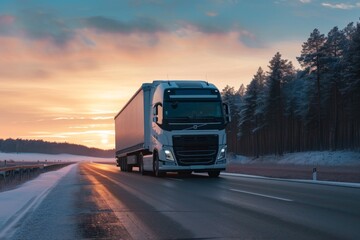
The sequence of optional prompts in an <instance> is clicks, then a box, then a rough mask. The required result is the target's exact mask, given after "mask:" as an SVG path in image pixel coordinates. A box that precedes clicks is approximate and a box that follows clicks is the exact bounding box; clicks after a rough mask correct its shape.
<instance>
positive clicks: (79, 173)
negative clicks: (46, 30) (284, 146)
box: [9, 163, 360, 239]
mask: <svg viewBox="0 0 360 240" xmlns="http://www.w3.org/2000/svg"><path fill="white" fill-rule="evenodd" d="M16 228H17V229H16V233H15V234H14V235H13V236H12V237H11V238H9V239H360V231H359V229H360V188H351V187H337V186H326V185H318V184H307V183H296V182H288V181H278V180H269V179H255V178H244V177H230V176H226V177H225V176H220V177H219V178H218V179H213V178H208V177H207V175H205V174H204V175H200V174H199V175H192V176H190V177H186V176H185V177H184V176H178V175H176V174H169V175H168V176H167V177H165V178H155V177H153V176H142V175H141V174H139V173H137V172H133V173H123V172H120V171H119V169H118V168H117V167H115V166H114V165H109V164H97V163H81V164H79V165H78V166H77V167H75V168H74V169H73V170H72V171H71V172H70V173H69V174H68V175H67V176H65V177H64V178H63V179H62V180H61V182H59V184H58V185H57V186H55V187H54V188H53V190H52V191H51V192H50V193H49V194H48V196H47V197H46V199H44V200H43V202H41V203H39V206H38V208H37V209H34V210H33V211H31V212H30V213H29V214H27V216H26V217H24V219H23V220H22V221H21V222H19V223H18V224H17V226H16Z"/></svg>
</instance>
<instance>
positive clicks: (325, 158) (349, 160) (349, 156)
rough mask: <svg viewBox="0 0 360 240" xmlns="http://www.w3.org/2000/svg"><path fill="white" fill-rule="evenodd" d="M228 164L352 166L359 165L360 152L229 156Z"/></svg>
mask: <svg viewBox="0 0 360 240" xmlns="http://www.w3.org/2000/svg"><path fill="white" fill-rule="evenodd" d="M228 159H229V162H236V163H241V164H259V163H272V164H294V165H311V166H314V165H315V166H316V165H318V166H354V165H360V152H352V151H335V152H331V151H313V152H299V153H287V154H284V155H283V156H275V155H268V156H262V157H259V158H254V157H245V156H239V155H236V156H235V155H232V154H229V158H228Z"/></svg>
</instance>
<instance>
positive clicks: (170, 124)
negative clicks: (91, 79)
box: [115, 81, 230, 177]
mask: <svg viewBox="0 0 360 240" xmlns="http://www.w3.org/2000/svg"><path fill="white" fill-rule="evenodd" d="M229 121H230V117H229V108H228V106H227V105H226V104H223V103H222V102H221V96H220V92H219V90H218V89H217V88H216V87H215V86H214V85H213V84H210V83H207V82H205V81H154V82H153V83H144V84H143V85H142V86H141V87H140V89H139V90H138V91H137V92H136V93H135V94H134V96H133V97H132V98H131V99H130V100H129V101H128V103H127V104H126V105H125V106H124V107H123V108H122V110H121V111H120V112H119V113H118V114H117V115H116V116H115V146H116V149H115V150H116V161H117V164H118V166H119V167H120V169H121V171H125V172H126V171H132V168H133V167H134V166H136V167H139V170H140V171H141V173H142V174H144V173H146V172H153V173H154V174H155V175H156V176H162V175H164V173H166V172H179V173H187V174H189V173H191V172H193V171H194V172H208V174H209V176H211V177H217V176H219V174H220V171H221V170H225V165H226V134H225V126H226V124H227V123H228V122H229Z"/></svg>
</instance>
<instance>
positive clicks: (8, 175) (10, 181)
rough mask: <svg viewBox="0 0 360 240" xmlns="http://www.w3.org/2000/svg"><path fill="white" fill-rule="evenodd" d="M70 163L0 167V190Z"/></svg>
mask: <svg viewBox="0 0 360 240" xmlns="http://www.w3.org/2000/svg"><path fill="white" fill-rule="evenodd" d="M70 164H72V163H70V162H66V163H44V164H43V163H36V164H26V165H13V166H4V167H0V191H3V190H5V189H7V188H9V187H10V188H11V187H13V186H16V185H18V184H20V183H23V182H25V181H27V180H30V179H32V178H34V177H36V176H38V175H39V174H41V173H44V172H47V171H53V170H57V169H60V168H62V167H65V166H67V165H70Z"/></svg>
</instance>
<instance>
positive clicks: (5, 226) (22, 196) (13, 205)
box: [0, 164, 77, 239]
mask: <svg viewBox="0 0 360 240" xmlns="http://www.w3.org/2000/svg"><path fill="white" fill-rule="evenodd" d="M76 165H77V164H72V165H69V166H67V167H64V168H61V169H60V170H58V171H52V172H48V173H43V174H41V175H40V176H39V177H37V178H36V179H34V180H31V181H29V182H26V183H25V184H23V185H21V187H19V188H17V189H14V190H10V191H5V192H0V206H1V211H0V239H4V238H9V236H11V234H12V233H13V232H14V228H15V227H16V225H17V223H18V222H19V221H20V220H21V219H22V218H23V217H24V216H25V215H26V214H27V213H28V212H29V211H32V210H34V209H35V208H36V207H37V206H39V204H40V203H41V202H42V200H43V199H44V198H45V197H46V196H47V194H48V193H49V192H50V191H51V189H52V188H53V187H54V186H55V185H56V184H57V183H58V182H59V181H60V179H61V178H62V177H64V176H65V175H66V174H68V173H69V172H70V170H71V169H73V168H74V167H76Z"/></svg>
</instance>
